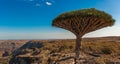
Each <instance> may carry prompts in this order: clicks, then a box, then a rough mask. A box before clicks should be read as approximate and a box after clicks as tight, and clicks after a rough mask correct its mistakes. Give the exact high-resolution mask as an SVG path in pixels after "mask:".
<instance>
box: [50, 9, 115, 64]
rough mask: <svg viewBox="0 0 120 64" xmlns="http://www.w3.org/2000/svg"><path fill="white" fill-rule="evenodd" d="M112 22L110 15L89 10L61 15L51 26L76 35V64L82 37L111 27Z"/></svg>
mask: <svg viewBox="0 0 120 64" xmlns="http://www.w3.org/2000/svg"><path fill="white" fill-rule="evenodd" d="M114 22H115V20H114V19H113V18H112V16H111V15H109V14H107V13H105V12H104V11H100V10H97V9H95V8H90V9H81V10H75V11H71V12H66V13H62V14H60V15H59V16H57V17H56V18H55V19H54V20H53V22H52V26H55V27H59V28H63V29H66V30H69V31H71V32H72V33H73V34H75V35H76V45H75V54H76V55H75V64H77V62H78V60H79V54H80V46H81V38H82V36H83V35H85V34H86V33H89V32H91V31H95V30H98V29H101V28H104V27H107V26H112V25H113V24H114Z"/></svg>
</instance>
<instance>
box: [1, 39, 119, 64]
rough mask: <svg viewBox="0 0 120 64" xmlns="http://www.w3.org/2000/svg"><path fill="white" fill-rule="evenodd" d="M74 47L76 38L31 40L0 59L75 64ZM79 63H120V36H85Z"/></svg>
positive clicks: (22, 63) (34, 63)
mask: <svg viewBox="0 0 120 64" xmlns="http://www.w3.org/2000/svg"><path fill="white" fill-rule="evenodd" d="M74 48H75V40H74V39H68V40H31V41H26V43H25V44H24V45H23V46H21V47H19V48H17V49H16V50H15V51H14V52H13V53H12V54H11V55H10V56H7V57H4V58H3V57H2V58H1V59H0V60H2V62H4V60H5V62H7V63H9V64H74V56H75V53H74ZM2 62H0V63H1V64H3V63H2ZM7 63H6V64H7ZM79 64H120V37H104V38H84V39H83V40H82V47H81V53H80V59H79Z"/></svg>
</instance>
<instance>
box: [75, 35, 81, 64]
mask: <svg viewBox="0 0 120 64" xmlns="http://www.w3.org/2000/svg"><path fill="white" fill-rule="evenodd" d="M80 46H81V37H77V38H76V44H75V64H78V61H79V58H80V57H79V55H80Z"/></svg>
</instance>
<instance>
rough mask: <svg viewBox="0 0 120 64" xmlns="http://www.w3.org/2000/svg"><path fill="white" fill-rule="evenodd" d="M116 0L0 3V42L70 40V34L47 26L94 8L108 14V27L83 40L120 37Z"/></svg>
mask: <svg viewBox="0 0 120 64" xmlns="http://www.w3.org/2000/svg"><path fill="white" fill-rule="evenodd" d="M119 3H120V0H0V39H71V38H76V37H75V35H74V34H72V33H71V32H69V31H67V30H64V29H61V28H56V27H53V26H51V24H52V20H53V19H54V18H55V17H56V16H58V15H59V14H61V13H64V12H68V11H72V10H79V9H84V8H96V9H98V10H102V11H105V12H107V13H109V14H110V15H112V17H113V18H114V19H115V20H116V23H115V25H114V26H112V27H107V28H103V29H100V30H97V31H94V32H90V33H88V34H86V35H84V36H83V37H104V36H120V15H119V14H120V7H119Z"/></svg>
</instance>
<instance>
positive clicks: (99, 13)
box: [52, 8, 115, 26]
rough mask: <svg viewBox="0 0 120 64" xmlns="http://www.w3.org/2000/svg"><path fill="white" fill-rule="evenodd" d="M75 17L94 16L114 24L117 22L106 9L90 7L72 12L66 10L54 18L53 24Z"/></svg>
mask: <svg viewBox="0 0 120 64" xmlns="http://www.w3.org/2000/svg"><path fill="white" fill-rule="evenodd" d="M73 17H78V18H85V17H93V18H101V19H104V21H105V22H108V23H110V24H111V25H110V26H112V25H113V24H114V22H115V20H114V19H113V18H112V16H111V15H110V14H108V13H106V12H104V11H100V10H97V9H95V8H89V9H80V10H74V11H71V12H65V13H62V14H60V15H58V16H57V17H56V18H55V19H54V20H53V24H52V25H53V26H54V23H55V22H57V21H61V20H65V19H71V18H73Z"/></svg>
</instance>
